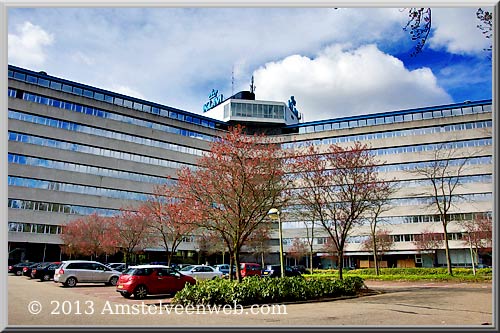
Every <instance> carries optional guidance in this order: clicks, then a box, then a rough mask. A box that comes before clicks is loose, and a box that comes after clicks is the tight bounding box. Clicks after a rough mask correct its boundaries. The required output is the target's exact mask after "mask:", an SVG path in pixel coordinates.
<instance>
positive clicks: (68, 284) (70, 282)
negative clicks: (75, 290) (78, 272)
mask: <svg viewBox="0 0 500 333" xmlns="http://www.w3.org/2000/svg"><path fill="white" fill-rule="evenodd" d="M64 285H65V286H66V287H70V288H72V287H74V286H76V279H75V278H74V277H70V278H68V279H67V280H66V283H65V284H64Z"/></svg>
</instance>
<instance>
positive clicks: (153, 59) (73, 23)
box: [8, 7, 492, 122]
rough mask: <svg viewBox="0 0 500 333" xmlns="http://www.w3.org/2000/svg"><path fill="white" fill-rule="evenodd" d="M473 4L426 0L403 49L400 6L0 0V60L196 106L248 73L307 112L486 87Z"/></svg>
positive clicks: (488, 63) (403, 103)
mask: <svg viewBox="0 0 500 333" xmlns="http://www.w3.org/2000/svg"><path fill="white" fill-rule="evenodd" d="M483 9H485V10H489V11H491V10H492V9H491V8H489V7H483ZM476 10H477V7H462V8H459V7H456V8H432V28H431V31H430V34H429V37H428V39H427V42H426V44H425V46H424V49H423V52H421V53H419V54H418V55H416V56H411V53H412V51H413V50H414V49H413V48H414V46H415V42H412V41H411V38H410V35H409V33H408V31H404V30H403V27H404V26H405V25H406V23H407V20H408V9H404V8H377V7H370V8H337V9H334V8H62V7H61V8H9V9H8V62H9V64H11V65H15V66H19V67H23V68H27V69H31V70H35V71H42V70H43V71H45V72H47V73H48V74H49V75H53V76H57V77H61V78H64V79H67V80H70V81H76V82H80V83H84V84H88V85H91V86H95V87H99V88H102V89H106V90H110V91H114V92H118V93H122V94H125V95H130V96H134V97H138V98H141V99H145V100H148V101H153V102H156V103H160V104H164V105H168V106H171V107H175V108H179V109H182V110H186V111H189V112H193V113H198V114H203V105H204V104H205V103H206V102H207V101H208V99H209V97H208V96H209V94H210V93H211V91H212V89H216V90H218V91H219V94H223V96H224V98H228V97H230V96H231V95H233V94H235V93H237V92H239V91H241V90H249V89H250V82H251V78H252V76H253V77H254V82H255V87H256V89H255V95H256V99H258V100H269V101H281V102H285V103H286V102H287V101H288V100H289V99H290V96H294V97H295V100H296V101H297V105H296V107H297V109H298V111H299V112H301V113H302V114H303V121H305V122H309V121H315V120H323V119H332V118H338V117H344V116H351V115H358V114H369V113H377V112H385V111H394V110H402V109H408V108H417V107H426V106H434V105H442V104H449V103H458V102H463V101H466V100H471V101H474V100H482V99H491V98H492V60H491V58H492V54H491V52H488V51H485V50H484V49H485V48H488V47H489V46H490V45H491V40H489V39H487V38H485V37H484V36H483V34H482V32H481V31H480V30H479V29H478V28H477V25H478V24H479V23H480V21H479V20H478V19H477V18H476Z"/></svg>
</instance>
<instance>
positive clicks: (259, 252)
mask: <svg viewBox="0 0 500 333" xmlns="http://www.w3.org/2000/svg"><path fill="white" fill-rule="evenodd" d="M270 229H271V228H270V224H268V223H263V224H262V225H261V226H260V227H259V228H258V229H256V230H255V232H254V233H252V235H251V236H250V237H249V238H248V241H247V244H246V245H245V247H246V248H247V250H248V251H249V252H252V253H253V254H254V256H255V260H256V261H258V260H260V262H261V265H262V267H264V265H265V262H264V257H265V255H266V254H268V253H269V252H270V250H271V246H270V245H269V240H270V239H271V236H270V234H269V233H270V231H271V230H270Z"/></svg>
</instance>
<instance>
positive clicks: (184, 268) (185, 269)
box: [180, 265, 194, 272]
mask: <svg viewBox="0 0 500 333" xmlns="http://www.w3.org/2000/svg"><path fill="white" fill-rule="evenodd" d="M193 267H194V266H193V265H189V266H186V267H183V268H181V270H180V271H181V272H187V271H190V270H191V269H192V268H193Z"/></svg>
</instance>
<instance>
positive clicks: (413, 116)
mask: <svg viewBox="0 0 500 333" xmlns="http://www.w3.org/2000/svg"><path fill="white" fill-rule="evenodd" d="M483 112H491V104H486V105H477V106H468V107H462V108H460V107H458V108H448V109H442V110H435V111H416V112H414V113H409V114H405V115H394V116H391V115H389V116H381V117H375V118H369V119H357V120H350V121H333V122H332V123H328V124H319V125H311V126H303V127H300V128H299V133H300V134H303V133H314V132H322V131H331V130H336V129H343V128H356V127H365V126H373V125H382V124H393V123H402V122H410V121H415V120H423V119H436V118H444V117H452V116H462V115H467V114H474V113H483Z"/></svg>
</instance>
